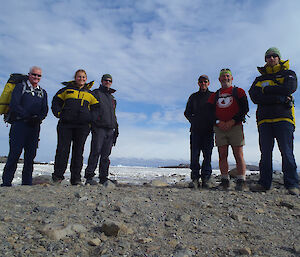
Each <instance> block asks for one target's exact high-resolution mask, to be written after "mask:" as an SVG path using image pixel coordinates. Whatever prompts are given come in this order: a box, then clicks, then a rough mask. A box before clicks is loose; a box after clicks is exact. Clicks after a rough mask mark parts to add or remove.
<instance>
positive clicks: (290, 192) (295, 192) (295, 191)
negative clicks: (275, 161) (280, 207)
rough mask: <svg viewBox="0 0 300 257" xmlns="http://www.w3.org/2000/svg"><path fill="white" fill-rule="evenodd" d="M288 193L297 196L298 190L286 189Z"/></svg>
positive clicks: (293, 188) (295, 188) (294, 188)
mask: <svg viewBox="0 0 300 257" xmlns="http://www.w3.org/2000/svg"><path fill="white" fill-rule="evenodd" d="M288 193H289V194H290V195H299V188H297V187H290V188H288Z"/></svg>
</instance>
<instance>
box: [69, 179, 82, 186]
mask: <svg viewBox="0 0 300 257" xmlns="http://www.w3.org/2000/svg"><path fill="white" fill-rule="evenodd" d="M71 185H72V186H83V184H82V182H81V180H78V181H74V182H71Z"/></svg>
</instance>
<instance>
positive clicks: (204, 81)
mask: <svg viewBox="0 0 300 257" xmlns="http://www.w3.org/2000/svg"><path fill="white" fill-rule="evenodd" d="M199 83H208V80H199Z"/></svg>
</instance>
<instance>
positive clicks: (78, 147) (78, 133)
mask: <svg viewBox="0 0 300 257" xmlns="http://www.w3.org/2000/svg"><path fill="white" fill-rule="evenodd" d="M89 133H90V126H89V125H88V124H87V125H86V126H80V127H69V126H68V125H64V124H62V123H58V125H57V148H56V155H55V163H54V173H53V177H54V178H55V179H64V173H65V171H66V169H67V165H68V159H69V154H70V148H71V143H72V157H71V165H70V172H71V184H73V183H75V182H78V181H81V174H80V173H81V169H82V164H83V151H84V144H85V141H86V138H87V136H88V135H89Z"/></svg>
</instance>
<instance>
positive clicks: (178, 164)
mask: <svg viewBox="0 0 300 257" xmlns="http://www.w3.org/2000/svg"><path fill="white" fill-rule="evenodd" d="M6 160H7V156H0V163H5V162H6ZM19 163H23V159H21V158H20V160H19ZM35 163H36V164H53V161H52V162H39V161H35ZM211 164H212V168H213V169H219V161H218V160H213V161H212V163H211ZM111 165H113V166H119V165H121V166H141V167H171V168H189V161H188V160H183V159H178V160H174V159H143V158H111ZM229 166H230V169H232V168H234V167H235V163H229ZM257 168H258V164H257V163H255V162H247V169H248V170H257ZM273 168H274V170H281V162H279V161H273ZM298 171H299V170H298Z"/></svg>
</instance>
